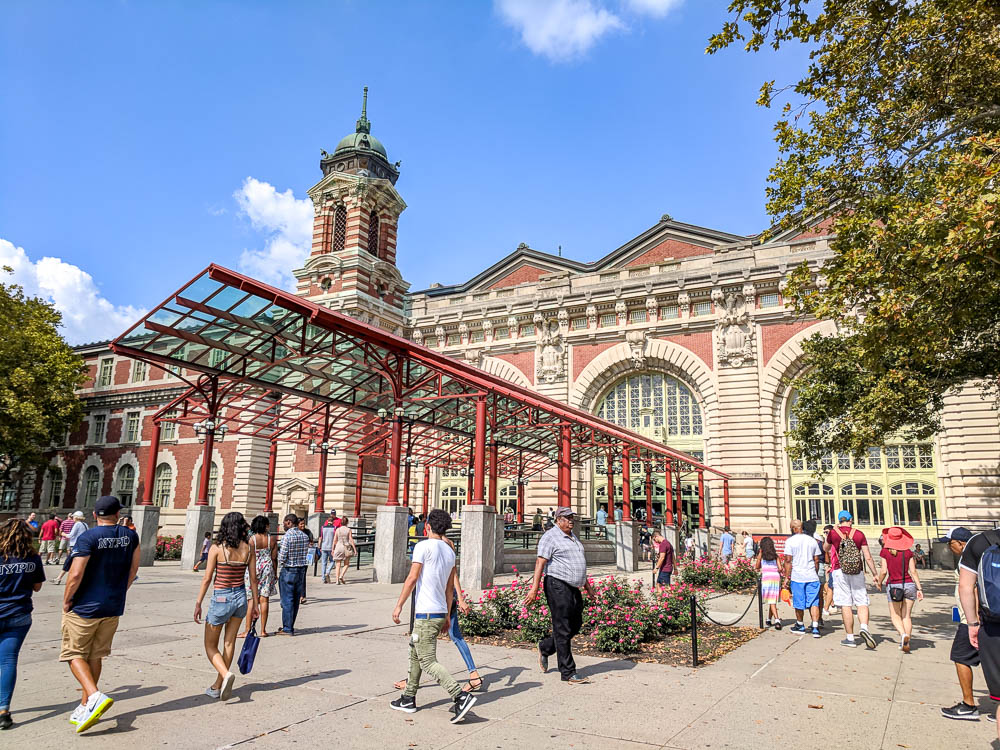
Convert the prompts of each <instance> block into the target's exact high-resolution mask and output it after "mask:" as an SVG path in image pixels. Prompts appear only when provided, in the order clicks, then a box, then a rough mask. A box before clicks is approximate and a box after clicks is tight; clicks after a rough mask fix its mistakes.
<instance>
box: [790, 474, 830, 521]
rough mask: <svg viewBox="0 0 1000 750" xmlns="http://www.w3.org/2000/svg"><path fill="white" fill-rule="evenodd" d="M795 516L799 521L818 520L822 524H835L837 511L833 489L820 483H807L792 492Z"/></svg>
mask: <svg viewBox="0 0 1000 750" xmlns="http://www.w3.org/2000/svg"><path fill="white" fill-rule="evenodd" d="M792 495H793V496H794V497H795V516H796V518H801V519H806V520H808V519H810V518H819V519H820V520H822V521H823V523H824V524H828V523H835V522H836V520H837V513H838V511H839V509H838V508H837V506H836V501H835V498H834V495H835V493H834V491H833V487H831V486H830V485H828V484H825V483H820V482H808V483H805V484H800V485H798V486H797V487H796V488H795V489H794V490H792Z"/></svg>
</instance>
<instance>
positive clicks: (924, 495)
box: [889, 482, 937, 526]
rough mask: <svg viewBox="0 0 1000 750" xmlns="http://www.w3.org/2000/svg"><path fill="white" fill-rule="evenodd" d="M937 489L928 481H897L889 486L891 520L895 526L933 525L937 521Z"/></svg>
mask: <svg viewBox="0 0 1000 750" xmlns="http://www.w3.org/2000/svg"><path fill="white" fill-rule="evenodd" d="M936 495H937V491H936V490H935V489H934V485H933V484H930V483H928V482H899V483H898V484H894V485H892V486H891V487H890V488H889V497H890V498H891V499H892V522H893V524H895V525H896V526H933V525H934V524H935V523H937V498H936Z"/></svg>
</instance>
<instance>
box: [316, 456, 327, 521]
mask: <svg viewBox="0 0 1000 750" xmlns="http://www.w3.org/2000/svg"><path fill="white" fill-rule="evenodd" d="M323 442H324V443H325V442H326V439H325V438H324V440H323ZM326 458H327V454H326V450H324V449H323V448H320V451H319V483H318V484H317V485H316V508H315V511H316V512H317V513H322V512H323V501H324V499H325V497H326Z"/></svg>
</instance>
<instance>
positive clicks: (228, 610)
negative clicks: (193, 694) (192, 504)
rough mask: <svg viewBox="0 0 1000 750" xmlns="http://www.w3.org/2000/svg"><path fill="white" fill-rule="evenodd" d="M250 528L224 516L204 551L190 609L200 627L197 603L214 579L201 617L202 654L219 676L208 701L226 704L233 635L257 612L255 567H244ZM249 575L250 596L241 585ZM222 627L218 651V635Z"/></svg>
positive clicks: (241, 520) (231, 515) (208, 692)
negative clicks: (205, 557) (205, 559)
mask: <svg viewBox="0 0 1000 750" xmlns="http://www.w3.org/2000/svg"><path fill="white" fill-rule="evenodd" d="M249 532H250V526H249V524H247V522H246V519H245V518H243V514H242V513H236V512H232V513H227V514H226V515H225V516H224V517H223V519H222V523H221V524H220V525H219V532H218V533H217V534H216V535H215V544H213V545H212V547H211V549H209V551H208V562H207V564H206V566H205V577H204V578H203V579H202V581H201V589H200V590H199V592H198V600H197V602H196V603H195V605H194V621H195V622H197V623H201V602H202V600H203V599H204V598H205V594H206V593H207V591H208V586H209V584H210V583H212V580H213V577H214V579H215V585H214V587H213V588H214V590H213V592H212V601H211V603H210V604H209V606H208V614H207V615H206V617H205V654H206V655H207V656H208V660H209V662H211V664H212V666H213V667H215V669H216V671H217V672H218V673H219V675H218V676H217V677H216V678H215V682H214V683H212V686H211V687H209V688H208V689H207V690H205V695H207V696H208V697H209V698H219V699H221V700H228V699H229V696H230V695H231V694H232V692H233V683H234V682H235V681H236V675H234V674H233V673H232V672H231V671H230V670H229V667H230V666H231V665H232V663H233V656H234V655H235V654H236V634H237V633H239V630H240V623H241V622H242V620H243V618H244V617H245V616H246V614H247V610H248V609H249V610H250V619H251V620H253V618H254V617H255V615H256V612H257V566H256V565H250V566H249V567H248V566H247V562H248V561H249V560H250V545H249V544H248V543H247V538H248V536H249ZM248 572H249V574H250V594H251V595H250V596H249V597H248V596H247V590H246V586H245V585H244V574H246V573H248ZM223 627H225V635H224V638H223V646H222V651H221V652H220V651H219V635H220V634H222V632H223Z"/></svg>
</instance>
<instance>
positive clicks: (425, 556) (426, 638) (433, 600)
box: [389, 508, 476, 724]
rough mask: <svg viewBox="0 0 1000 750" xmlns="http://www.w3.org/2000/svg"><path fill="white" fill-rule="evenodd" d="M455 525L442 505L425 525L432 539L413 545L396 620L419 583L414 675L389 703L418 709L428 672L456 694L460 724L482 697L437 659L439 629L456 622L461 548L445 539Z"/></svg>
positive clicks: (394, 615) (455, 708) (412, 663)
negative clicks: (462, 684) (457, 557)
mask: <svg viewBox="0 0 1000 750" xmlns="http://www.w3.org/2000/svg"><path fill="white" fill-rule="evenodd" d="M450 528H451V516H449V515H448V513H446V512H445V511H443V510H441V509H440V508H435V509H434V510H432V511H431V512H430V513H428V514H427V524H426V526H425V527H424V530H425V532H426V534H427V539H425V540H424V541H422V542H418V543H417V544H416V546H414V548H413V564H412V565H411V566H410V573H409V575H407V576H406V581H404V582H403V590H402V591H401V592H400V593H399V601H398V602H396V608H395V609H394V610H393V611H392V621H393V622H395V623H396V624H397V625H398V624H399V622H400V616H401V615H402V612H403V605H404V604H405V603H406V600H407V599H409V598H410V593H411V592H412V591H413V589H414V587H416V589H417V596H416V600H415V602H414V620H413V633H411V634H410V674H409V677H408V678H407V680H406V689H405V690H404V691H403V694H402V695H401V696H400V697H399V698H397V699H396V700H394V701H391V702H390V703H389V705H390V706H391V707H392V708H394V709H396V710H397V711H405V712H406V713H408V714H412V713H414V712H415V711H416V710H417V700H416V696H417V688H418V686H419V684H420V675H421V673H422V672H428V673H429V674H430V675H431V676H432V677H433V678H434V679H435V680H437V683H438V685H440V686H441V687H443V688H444V689H445V690H447V691H448V695H450V696H451V697H452V698H453V699H454V701H455V703H454V705H453V706H452V708H451V712H452V713H453V714H454V716H452V717H451V723H452V724H456V723H458V722H459V721H461V720H462V719H463V718H465V715H466V714H467V713H468V712H469V709H470V708H472V705H473V704H474V703H475V702H476V698H475V696H474V695H472V693H471V692H468V691H464V690H462V688H461V687H460V686H459V684H458V683H457V682H456V681H455V678H454V677H452V676H451V673H450V672H449V671H448V670H447V669H445V668H444V667H443V666H441V664H439V663H438V660H437V638H438V634H439V633H445V632H447V631H448V626H449V625H450V624H451V620H450V619H449V617H448V612H449V608H450V607H449V605H450V602H451V600H452V592H453V590H454V583H453V580H454V576H453V573H454V570H455V551H454V550H453V549H452V548H451V545H449V544H448V543H447V542H446V541H444V535H445V534H446V533H447V532H448V529H450Z"/></svg>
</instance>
